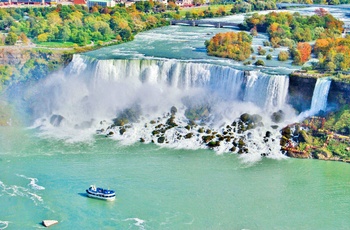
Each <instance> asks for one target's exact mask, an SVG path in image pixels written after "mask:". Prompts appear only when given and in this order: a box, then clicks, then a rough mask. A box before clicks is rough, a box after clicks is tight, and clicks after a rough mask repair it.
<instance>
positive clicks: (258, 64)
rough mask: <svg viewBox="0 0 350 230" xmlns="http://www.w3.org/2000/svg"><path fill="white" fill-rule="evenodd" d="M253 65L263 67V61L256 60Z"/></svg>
mask: <svg viewBox="0 0 350 230" xmlns="http://www.w3.org/2000/svg"><path fill="white" fill-rule="evenodd" d="M254 65H256V66H264V65H265V62H264V61H263V60H260V59H259V60H257V61H256V62H255V63H254Z"/></svg>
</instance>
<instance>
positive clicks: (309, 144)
mask: <svg viewBox="0 0 350 230" xmlns="http://www.w3.org/2000/svg"><path fill="white" fill-rule="evenodd" d="M281 146H282V149H283V150H285V151H286V152H287V154H288V155H289V156H291V157H298V158H309V157H312V158H317V159H323V160H341V161H347V162H350V108H349V106H344V107H343V108H342V109H340V110H339V111H337V112H332V113H330V114H328V115H326V116H325V117H311V118H307V119H305V120H304V121H303V122H302V123H297V124H293V125H290V126H288V127H286V128H284V129H283V130H282V138H281Z"/></svg>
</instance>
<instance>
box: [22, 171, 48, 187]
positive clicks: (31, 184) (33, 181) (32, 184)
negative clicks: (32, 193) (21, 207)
mask: <svg viewBox="0 0 350 230" xmlns="http://www.w3.org/2000/svg"><path fill="white" fill-rule="evenodd" d="M17 176H19V177H22V178H25V179H27V180H30V183H29V184H28V185H29V186H30V187H31V188H32V189H34V190H44V189H45V187H43V186H40V185H38V184H37V182H38V179H37V178H32V177H27V176H25V175H19V174H17Z"/></svg>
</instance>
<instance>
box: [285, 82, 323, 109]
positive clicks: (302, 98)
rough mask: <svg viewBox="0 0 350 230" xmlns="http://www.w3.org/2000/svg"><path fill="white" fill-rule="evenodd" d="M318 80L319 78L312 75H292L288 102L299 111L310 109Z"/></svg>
mask: <svg viewBox="0 0 350 230" xmlns="http://www.w3.org/2000/svg"><path fill="white" fill-rule="evenodd" d="M316 81H317V79H316V78H312V77H298V76H293V75H291V76H290V77H289V88H288V99H287V101H288V103H289V104H291V105H292V106H293V107H294V108H295V109H296V110H297V111H299V112H301V111H305V110H308V109H310V106H311V101H312V95H313V92H314V88H315V85H316Z"/></svg>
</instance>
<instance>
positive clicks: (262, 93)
mask: <svg viewBox="0 0 350 230" xmlns="http://www.w3.org/2000/svg"><path fill="white" fill-rule="evenodd" d="M66 75H68V76H72V75H75V76H77V77H78V78H84V81H88V82H89V85H90V86H92V87H96V85H98V84H99V82H100V81H101V80H103V81H112V82H130V83H131V84H132V85H133V86H134V87H142V85H145V84H147V85H153V86H155V85H156V86H157V87H158V88H162V87H164V86H167V87H170V88H177V89H180V90H182V91H186V90H193V89H198V88H202V89H204V90H206V91H207V94H208V95H214V94H215V95H216V96H218V97H219V98H221V99H222V100H225V101H232V100H235V101H242V102H251V103H254V104H255V105H257V106H259V107H261V108H263V109H266V110H268V111H276V110H278V109H281V108H282V107H283V106H284V104H285V100H286V96H287V93H288V83H289V79H288V77H286V76H284V75H273V76H269V75H266V74H263V73H261V72H257V71H251V72H249V74H245V73H244V72H243V71H240V70H236V69H233V68H231V67H227V66H218V65H212V64H205V63H194V62H180V61H178V60H97V59H93V58H90V57H86V56H83V55H74V58H73V61H72V62H71V63H70V65H69V66H68V67H67V68H66Z"/></svg>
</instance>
